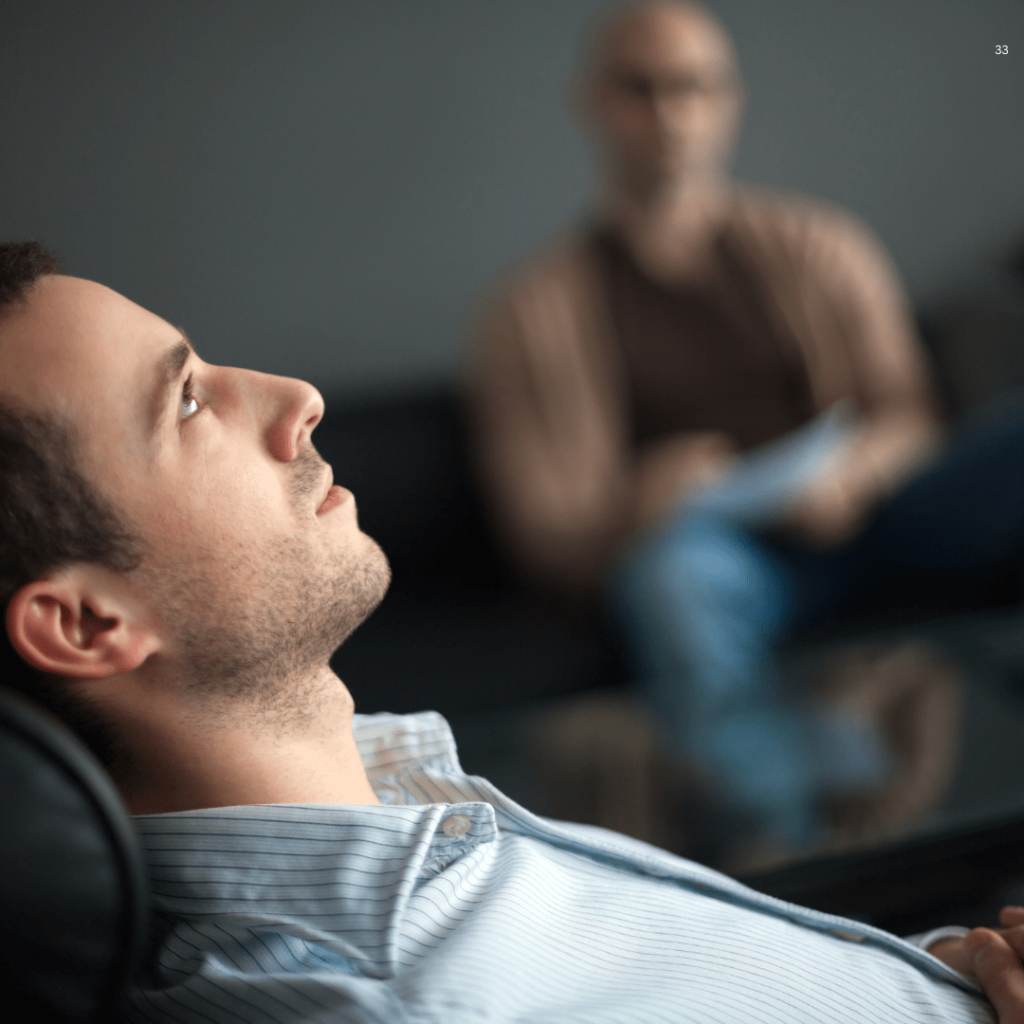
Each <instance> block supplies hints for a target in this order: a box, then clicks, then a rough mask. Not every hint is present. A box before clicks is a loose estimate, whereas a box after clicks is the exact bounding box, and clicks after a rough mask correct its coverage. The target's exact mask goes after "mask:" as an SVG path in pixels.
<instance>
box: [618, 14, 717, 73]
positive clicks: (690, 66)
mask: <svg viewBox="0 0 1024 1024" xmlns="http://www.w3.org/2000/svg"><path fill="white" fill-rule="evenodd" d="M603 50H604V54H603V57H604V59H603V61H602V63H603V65H604V69H605V72H606V73H612V74H615V73H619V72H622V71H627V72H636V71H650V72H654V73H666V74H669V73H673V72H676V73H690V74H712V73H713V74H717V75H721V74H723V73H729V74H732V73H734V72H735V58H734V55H733V50H732V44H731V42H730V40H729V37H728V35H727V34H726V32H725V30H724V29H723V28H721V27H720V26H719V25H718V24H717V23H716V22H715V21H713V20H712V19H711V17H710V15H707V14H705V13H704V12H703V11H700V10H695V9H690V8H687V7H675V6H655V7H651V8H648V9H641V10H639V11H638V12H636V13H635V14H633V15H631V16H629V17H626V18H624V19H623V20H621V21H620V22H618V23H617V24H614V25H613V26H610V31H609V32H608V34H607V35H606V37H605V41H604V47H603Z"/></svg>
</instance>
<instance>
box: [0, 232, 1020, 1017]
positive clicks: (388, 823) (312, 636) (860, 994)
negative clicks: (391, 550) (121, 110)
mask: <svg viewBox="0 0 1024 1024" xmlns="http://www.w3.org/2000/svg"><path fill="white" fill-rule="evenodd" d="M56 271H57V267H56V265H55V263H54V261H53V259H52V257H50V255H49V254H48V253H47V252H46V251H45V250H43V249H42V248H41V247H40V246H38V245H37V244H36V243H22V244H17V245H5V246H0V476H2V479H0V568H2V577H0V580H2V587H3V591H2V600H3V605H4V608H5V611H6V618H5V621H6V627H7V638H8V639H9V641H10V643H11V645H12V646H13V648H14V650H15V651H16V652H17V653H18V654H19V655H20V656H21V658H22V659H23V660H24V661H25V662H27V665H28V666H29V667H30V668H31V676H32V681H31V682H30V683H27V684H26V685H27V686H28V688H29V690H30V692H33V693H34V695H35V696H36V697H37V698H38V699H40V700H41V701H43V702H44V703H46V704H48V705H49V706H50V707H51V708H53V709H55V710H56V711H57V712H58V713H59V714H60V715H61V716H62V717H63V718H64V719H65V720H66V721H67V722H68V723H69V724H71V725H72V726H73V727H74V728H76V729H77V730H78V731H79V732H80V734H81V735H83V737H84V738H86V739H87V740H88V741H89V742H90V743H91V745H92V746H93V748H94V749H95V750H96V751H97V752H98V753H99V754H100V755H101V757H102V758H103V760H104V762H105V764H106V766H107V768H108V770H109V771H110V773H111V775H112V776H113V778H114V779H115V781H116V782H117V784H118V785H119V787H120V789H121V791H122V792H123V794H124V798H125V800H126V802H127V804H128V807H129V808H130V810H131V811H132V812H134V813H135V815H137V817H136V819H135V821H136V824H137V828H138V833H139V835H140V837H141V842H142V844H143V847H144V849H145V852H146V856H147V858H148V862H149V868H150V873H151V876H152V887H153V897H154V901H155V908H156V913H157V917H158V924H159V929H158V941H157V942H156V943H155V945H154V948H153V953H152V958H151V962H150V963H149V964H148V965H147V966H146V968H145V970H144V972H143V974H142V976H141V977H140V978H139V980H138V984H137V986H136V988H135V989H134V991H133V995H132V1011H131V1012H132V1017H133V1019H138V1020H143V1021H154V1020H180V1021H210V1020H216V1021H246V1022H251V1021H308V1020H332V1021H359V1022H366V1021H379V1022H387V1024H397V1022H400V1021H407V1020H409V1021H411V1020H417V1021H421V1020H444V1021H445V1022H457V1021H460V1020H474V1021H475V1020H483V1019H487V1020H493V1021H504V1020H508V1021H512V1020H517V1021H521V1020H537V1021H545V1022H553V1021H570V1020H571V1021H586V1022H588V1024H596V1022H600V1021H606V1020H607V1021H612V1020H617V1021H621V1020H627V1019H628V1020H630V1021H637V1022H639V1021H653V1020H659V1021H665V1020H684V1019H685V1020H693V1021H699V1020H722V1019H729V1020H735V1019H743V1020H761V1019H772V1020H794V1021H795V1020H808V1019H823V1018H826V1017H827V1018H828V1019H829V1020H833V1021H841V1020H850V1021H854V1020H856V1021H862V1020H866V1019H871V1020H877V1019H885V1020H887V1021H897V1020H901V1021H916V1020H922V1021H923V1020H950V1021H988V1020H991V1013H992V1009H991V1007H990V1006H989V1004H988V1003H986V1002H985V1000H984V998H982V997H981V996H980V994H979V992H978V989H977V988H976V987H975V985H974V982H973V981H972V980H971V978H970V977H968V975H969V974H970V973H972V972H973V974H974V975H975V976H976V978H977V979H978V980H979V981H980V983H981V986H982V987H983V988H984V989H985V991H986V992H987V993H988V995H989V997H990V998H991V999H992V1001H993V1003H994V1004H995V1007H996V1009H997V1011H998V1012H999V1014H1000V1019H1001V1020H1002V1021H1004V1024H1005V1022H1010V1021H1019V1020H1022V1019H1024V969H1022V967H1021V962H1020V959H1019V956H1018V954H1019V953H1022V952H1024V910H1012V909H1008V910H1007V911H1005V912H1004V919H1003V924H1004V927H1003V928H1002V929H1000V930H999V931H998V932H997V931H986V930H977V931H975V932H971V933H969V934H968V935H966V937H964V932H963V930H962V929H961V930H959V931H954V932H953V933H944V934H943V935H941V936H940V937H939V938H940V939H941V941H938V942H937V944H936V936H934V935H933V936H931V938H921V939H919V940H918V944H916V945H915V944H913V943H911V942H908V941H904V940H901V939H897V938H896V937H894V936H891V935H888V934H886V933H884V932H880V931H878V930H877V929H873V928H871V927H869V926H866V925H862V924H858V923H856V922H853V921H847V920H844V919H841V918H835V917H830V916H828V915H823V914H819V913H816V912H813V911H804V910H800V909H799V908H796V907H793V906H791V905H789V904H784V903H781V902H779V901H776V900H773V899H771V898H768V897H763V896H760V895H758V894H757V893H754V892H752V891H750V890H747V889H746V888H745V887H743V886H742V885H739V884H738V883H735V882H733V881H732V880H730V879H728V878H727V877H725V876H723V875H720V874H718V873H717V872H714V871H711V870H709V869H706V868H703V867H701V866H700V865H697V864H694V863H692V862H688V861H685V860H682V859H680V858H677V857H675V856H673V855H671V854H667V853H664V852H663V851H660V850H658V849H656V848H654V847H649V846H646V845H644V844H642V843H638V842H636V841H633V840H629V839H626V838H624V837H621V836H617V835H615V834H614V833H611V832H604V831H602V830H598V829H592V828H587V827H585V826H578V825H566V824H561V823H558V822H553V821H549V820H545V819H542V818H538V817H536V816H535V815H532V814H530V813H529V812H528V811H526V810H525V809H523V808H522V807H519V806H518V805H516V804H515V803H514V802H512V801H510V800H509V799H507V798H506V797H504V796H503V795H502V794H501V793H500V792H498V791H497V790H495V789H494V788H493V787H492V786H491V785H489V784H488V783H487V782H486V781H485V780H483V779H480V778H473V777H468V776H466V775H464V774H463V773H462V772H461V770H460V768H459V764H458V761H457V758H456V754H455V748H454V744H453V741H452V738H451V735H450V733H449V731H448V729H447V726H446V724H445V722H444V721H443V720H442V719H441V718H440V717H439V716H438V715H436V714H435V713H431V712H424V713H421V714H418V715H411V716H391V715H382V716H366V717H362V716H354V714H353V701H352V698H351V696H350V695H349V692H348V690H347V689H346V688H345V685H344V684H343V682H342V681H341V680H340V679H339V678H337V677H336V676H335V675H333V674H332V672H331V671H330V669H329V666H328V660H329V658H330V656H331V653H332V652H333V651H334V649H335V648H336V647H337V646H338V645H339V644H340V643H341V642H342V641H343V640H344V639H345V638H346V637H347V636H348V635H349V634H350V633H351V632H352V630H354V629H355V628H356V627H357V626H358V625H359V623H360V622H361V621H362V620H363V619H364V618H365V617H366V616H367V615H368V614H369V613H370V612H371V611H372V609H373V608H374V607H375V606H376V605H377V603H378V602H379V601H380V600H381V599H382V597H383V596H384V592H385V590H386V588H387V585H388V579H389V570H388V565H387V561H386V559H385V557H384V555H383V553H382V552H381V550H380V549H379V548H378V546H377V545H376V544H375V543H374V542H373V541H372V540H371V539H370V538H369V537H367V536H366V535H365V534H364V533H362V532H361V531H360V529H359V526H358V524H357V519H356V510H355V502H354V499H353V496H352V495H351V494H350V493H349V492H348V491H346V490H344V489H343V488H341V487H339V486H337V485H335V484H333V480H332V474H331V469H330V467H329V466H327V465H326V464H325V463H324V462H323V461H322V460H321V459H320V458H319V456H318V455H317V452H316V450H315V448H314V446H313V442H312V439H311V435H312V433H313V431H314V429H315V427H316V425H317V422H318V421H319V420H320V418H321V416H322V414H323V402H322V400H321V397H320V395H319V394H318V393H317V391H316V390H315V389H314V388H312V387H311V386H309V385H308V384H305V383H302V382H301V381H297V380H290V379H285V378H281V377H272V376H267V375H265V374H262V373H257V372H254V371H251V370H243V369H235V368H227V367H220V366H213V365H209V364H207V363H205V362H204V361H203V360H202V359H201V358H200V357H199V356H198V355H197V354H196V352H195V350H194V348H193V347H192V345H191V343H190V342H189V341H188V339H187V338H186V337H185V336H184V334H183V333H182V332H181V331H180V330H178V329H176V328H174V327H172V326H171V325H170V324H169V323H167V322H165V321H164V320H162V319H160V318H159V317H157V316H155V315H153V314H152V313H149V312H147V311H146V310H144V309H142V308H141V307H139V306H137V305H135V304H134V303H132V302H130V301H129V300H128V299H126V298H124V297H122V296H121V295H118V294H117V293H115V292H113V291H111V290H109V289H107V288H105V287H103V286H101V285H99V284H95V283H92V282H89V281H85V280H80V279H76V278H73V277H66V276H62V275H59V274H58V273H57V272H56ZM427 699H429V698H427ZM922 946H924V947H925V948H929V947H930V948H932V949H934V950H935V951H936V952H938V953H941V954H942V956H943V957H944V959H945V961H946V962H941V961H940V960H939V959H936V958H935V957H934V956H932V955H930V954H929V953H928V952H925V948H922ZM948 965H952V968H956V970H954V969H952V968H951V967H950V966H948ZM958 971H961V972H964V973H957V972H958Z"/></svg>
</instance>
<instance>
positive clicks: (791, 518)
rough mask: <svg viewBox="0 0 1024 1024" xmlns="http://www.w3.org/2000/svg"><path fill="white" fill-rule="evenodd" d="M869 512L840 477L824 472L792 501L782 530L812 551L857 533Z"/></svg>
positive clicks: (866, 505) (840, 475)
mask: <svg viewBox="0 0 1024 1024" xmlns="http://www.w3.org/2000/svg"><path fill="white" fill-rule="evenodd" d="M868 509H869V506H868V503H867V502H866V501H865V500H864V498H863V497H862V496H861V495H860V494H859V493H858V492H856V491H855V490H854V488H852V487H851V486H850V484H849V481H847V480H846V479H845V478H844V477H843V476H842V474H840V473H836V472H825V473H822V474H820V475H819V476H818V477H816V478H815V479H814V480H813V481H812V482H811V483H810V484H809V485H808V486H807V487H806V488H805V489H804V490H803V491H802V492H801V493H800V494H799V495H798V496H797V497H796V498H795V499H794V501H793V503H792V505H791V506H790V508H789V511H788V512H787V514H786V518H785V519H784V521H783V524H782V527H783V529H784V530H785V531H786V532H787V533H791V534H794V535H795V536H797V537H799V538H800V539H801V540H803V541H805V542H806V543H808V544H809V545H811V546H812V547H823V548H829V547H834V546H836V545H838V544H842V543H843V542H844V541H847V540H849V539H850V538H851V537H853V536H854V535H855V534H856V533H857V531H858V530H859V529H860V527H861V525H862V524H863V523H864V520H865V519H866V518H867V514H868Z"/></svg>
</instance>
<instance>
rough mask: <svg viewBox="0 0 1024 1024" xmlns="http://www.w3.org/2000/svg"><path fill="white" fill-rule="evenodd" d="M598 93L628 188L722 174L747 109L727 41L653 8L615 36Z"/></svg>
mask: <svg viewBox="0 0 1024 1024" xmlns="http://www.w3.org/2000/svg"><path fill="white" fill-rule="evenodd" d="M595 64H596V66H595V68H594V72H593V73H594V75H595V76H596V81H595V82H594V84H593V86H592V88H593V90H594V92H593V112H594V115H595V117H596V121H597V128H598V132H599V135H600V137H601V140H602V142H603V144H604V145H605V147H606V149H607V150H608V153H609V156H610V158H611V161H612V165H613V170H614V172H615V173H616V174H617V175H619V176H620V177H624V178H625V180H626V182H627V183H630V184H639V185H642V186H645V185H647V186H649V185H653V184H659V183H662V182H664V181H666V180H668V181H673V180H676V179H685V178H687V177H706V176H708V175H712V176H717V175H719V174H721V173H722V172H723V171H724V169H725V166H726V163H727V161H728V157H729V153H730V150H731V148H732V143H733V140H734V137H735V134H736V129H737V126H738V122H739V114H740V107H741V100H740V90H739V83H738V79H737V74H736V67H735V62H734V59H733V55H732V49H731V45H730V43H729V40H728V39H727V38H726V37H725V36H724V34H723V33H722V32H721V31H720V30H719V29H718V28H717V26H715V25H714V24H713V23H711V22H710V21H708V20H707V19H706V18H705V17H704V16H702V15H700V14H699V13H691V12H688V11H686V10H685V9H681V8H679V9H673V8H671V7H668V8H662V9H659V8H655V9H652V10H648V11H645V12H643V13H642V14H640V15H637V16H634V17H632V18H630V19H629V20H627V21H625V22H623V23H621V24H619V26H618V27H617V28H613V29H612V30H611V31H610V33H609V34H608V36H607V37H606V39H605V40H604V45H603V47H602V49H601V51H600V52H599V53H598V55H597V59H596V62H595Z"/></svg>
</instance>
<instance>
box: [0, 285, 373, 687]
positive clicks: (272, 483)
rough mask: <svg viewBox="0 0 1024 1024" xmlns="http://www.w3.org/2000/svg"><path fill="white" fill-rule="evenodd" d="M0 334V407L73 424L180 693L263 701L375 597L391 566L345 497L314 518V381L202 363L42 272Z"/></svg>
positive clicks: (148, 318) (120, 300) (313, 661)
mask: <svg viewBox="0 0 1024 1024" xmlns="http://www.w3.org/2000/svg"><path fill="white" fill-rule="evenodd" d="M0 332H2V335H3V338H2V344H0V381H2V382H3V383H2V385H0V392H2V395H3V397H4V399H5V400H7V401H9V402H11V404H13V405H15V406H21V407H27V408H28V409H30V410H31V411H34V412H36V413H41V414H43V415H46V414H47V413H56V414H58V415H61V416H63V417H64V418H65V419H66V420H67V421H69V422H70V423H71V424H73V425H74V427H75V428H76V430H77V433H78V435H79V438H80V442H81V451H80V453H79V457H80V461H81V463H82V466H81V468H82V470H83V471H84V473H85V475H86V476H87V477H88V478H89V479H90V480H91V481H92V482H93V483H94V484H95V485H96V486H97V488H98V489H99V490H100V491H101V492H102V493H103V494H105V495H107V496H108V497H109V498H111V499H112V500H113V502H114V504H115V506H116V507H117V508H119V509H120V510H121V511H122V512H123V514H124V515H125V517H126V519H127V520H128V525H129V526H130V527H132V528H134V530H135V531H136V532H137V533H139V534H140V535H141V537H142V539H143V541H144V545H145V549H144V554H143V565H142V567H141V568H140V569H139V570H138V572H137V573H134V574H132V576H133V578H134V582H135V583H136V584H137V587H138V589H139V591H140V594H141V595H142V596H143V597H144V599H145V600H146V601H147V603H148V604H149V605H150V606H151V607H152V609H153V610H154V611H155V612H156V613H157V614H158V615H159V617H160V621H161V628H162V629H163V630H164V631H165V634H166V636H167V637H168V639H169V642H170V647H169V651H170V653H171V654H172V655H173V656H176V657H177V658H178V660H179V666H178V667H179V668H180V682H181V684H182V685H183V686H189V687H194V688H195V689H196V690H197V691H199V690H202V691H204V692H207V693H220V694H221V695H223V696H232V695H238V696H241V695H252V694H254V693H255V694H257V695H262V696H264V697H265V698H266V699H267V700H273V699H274V697H275V694H277V693H279V692H280V686H281V684H282V683H283V681H284V679H285V678H286V677H288V676H289V675H292V674H295V673H302V672H305V671H307V670H308V669H309V668H311V667H314V666H316V665H318V664H326V659H327V658H328V657H329V656H330V653H331V652H332V651H333V650H334V649H335V648H336V647H337V646H338V644H339V643H341V641H342V640H343V639H344V638H345V636H347V635H348V633H349V632H351V630H352V629H354V628H355V626H356V625H358V623H359V622H360V621H362V619H363V618H365V616H366V615H367V614H368V613H369V612H370V611H371V610H372V609H373V607H375V606H376V604H377V603H378V602H379V600H380V599H381V597H382V596H383V593H384V590H385V589H386V587H387V582H388V568H387V562H386V559H385V558H384V556H383V554H382V553H381V552H380V549H379V548H378V547H377V545H376V544H375V543H374V542H373V541H372V540H370V538H368V537H367V536H366V535H365V534H363V533H362V532H361V531H360V530H359V527H358V524H357V520H356V512H355V502H354V500H353V498H352V495H351V494H349V493H348V492H347V491H342V493H341V499H342V500H341V503H340V504H335V505H334V507H331V508H329V509H325V510H324V511H323V512H320V511H319V509H320V506H321V503H322V502H323V500H324V497H325V495H326V493H327V488H328V484H329V482H330V470H329V467H328V466H327V465H326V464H325V463H324V462H323V461H322V460H321V459H320V457H319V456H318V455H317V454H316V452H315V450H314V449H313V446H312V442H311V441H310V434H311V432H312V430H313V428H314V427H315V426H316V424H317V422H318V421H319V420H320V418H321V416H322V414H323V401H322V399H321V397H320V395H319V393H318V392H317V391H316V389H315V388H313V387H311V386H310V385H308V384H305V383H303V382H301V381H297V380H291V379H288V378H283V377H271V376H268V375H266V374H261V373H256V372H253V371H250V370H242V369H236V368H229V367H218V366H211V365H209V364H207V363H204V362H203V361H202V360H201V359H200V358H199V357H198V356H197V355H196V354H195V353H194V351H192V350H191V348H190V346H189V345H188V344H187V341H186V340H185V339H183V337H182V334H181V332H180V331H179V330H177V329H176V328H174V327H172V326H171V325H170V324H168V323H167V322H166V321H164V320H162V319H160V318H159V317H157V316H155V315H154V314H152V313H149V312H147V311H146V310H144V309H142V308H141V307H140V306H137V305H136V304H135V303H133V302H130V301H129V300H128V299H125V298H124V297H123V296H121V295H118V294H117V293H116V292H113V291H111V290H110V289H108V288H104V287H103V286H102V285H98V284H94V283H93V282H90V281H82V280H78V279H76V278H70V277H59V276H52V277H44V278H42V279H41V280H40V282H39V283H38V285H37V286H36V287H35V289H34V290H33V291H32V292H31V293H30V295H29V301H28V304H27V306H25V307H14V308H13V309H11V310H10V311H9V312H8V313H6V314H5V316H4V319H3V321H2V323H0ZM189 380H190V381H191V383H190V384H189V385H186V381H189ZM335 497H337V492H335Z"/></svg>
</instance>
